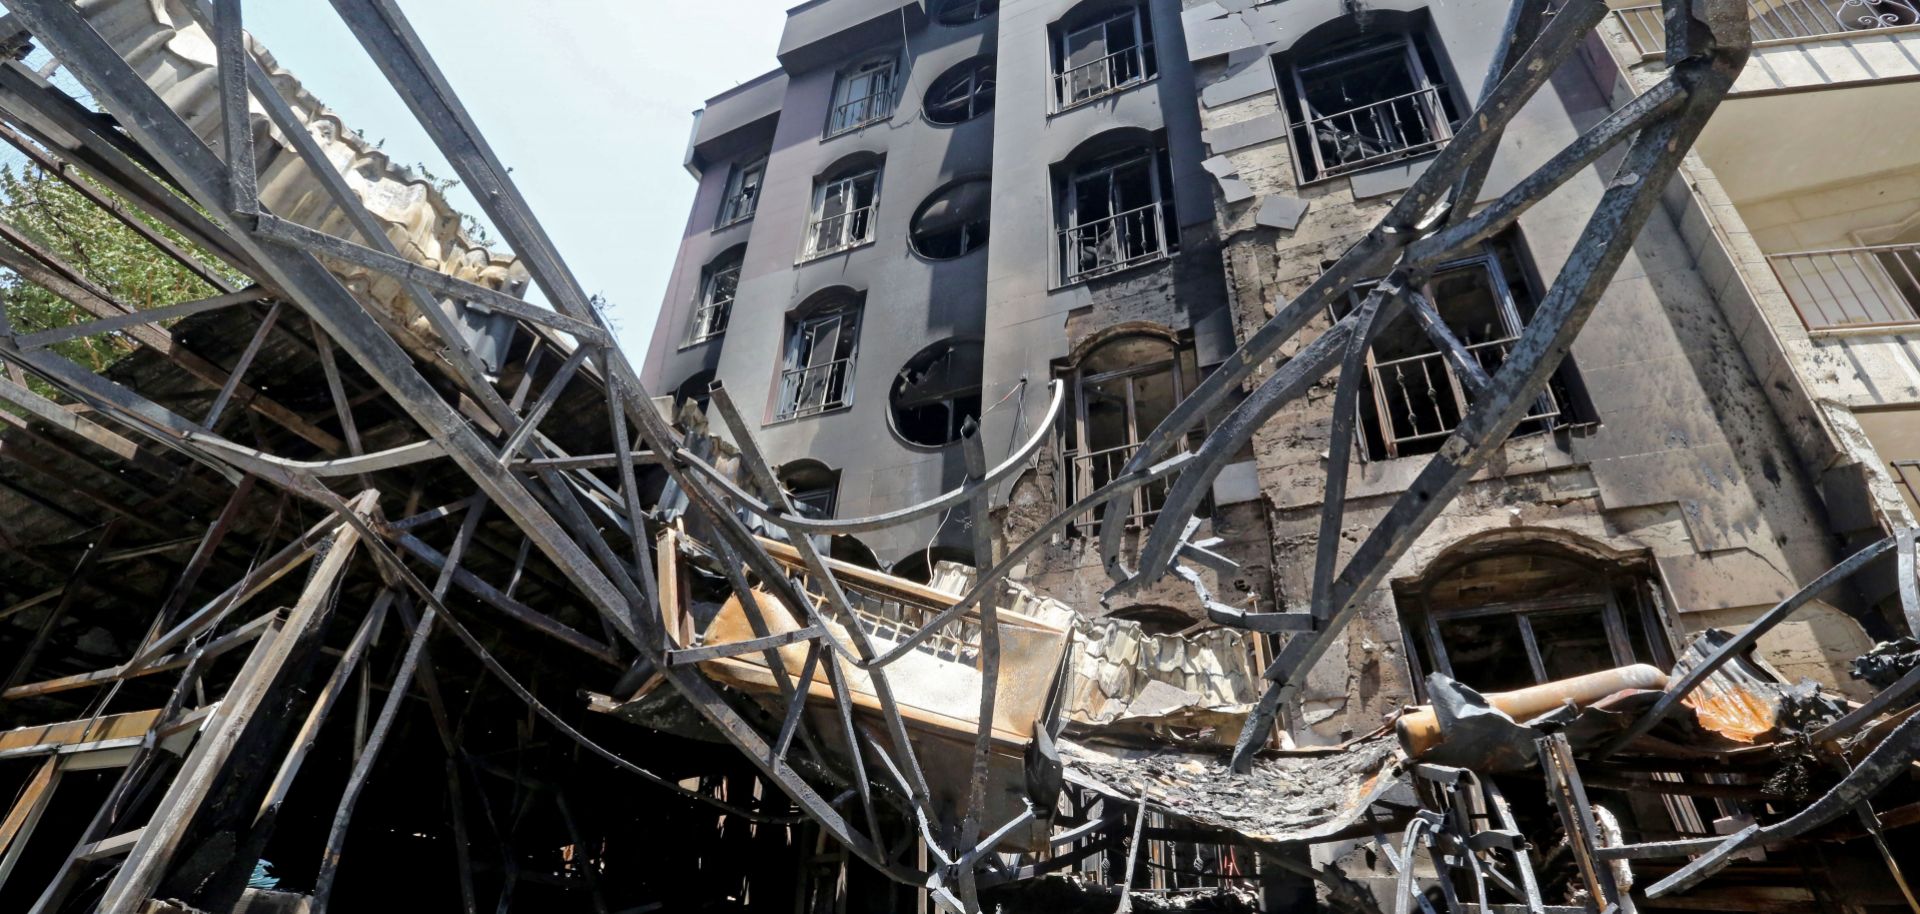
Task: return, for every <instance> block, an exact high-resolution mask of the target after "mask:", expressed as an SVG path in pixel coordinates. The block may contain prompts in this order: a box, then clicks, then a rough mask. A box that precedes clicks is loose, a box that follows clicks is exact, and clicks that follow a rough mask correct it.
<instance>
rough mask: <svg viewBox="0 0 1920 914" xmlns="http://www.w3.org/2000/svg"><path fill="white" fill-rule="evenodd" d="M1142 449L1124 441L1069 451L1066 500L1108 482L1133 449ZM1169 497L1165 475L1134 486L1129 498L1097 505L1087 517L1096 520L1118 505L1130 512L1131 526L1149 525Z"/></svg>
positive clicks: (1080, 495)
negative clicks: (1095, 447) (1082, 450)
mask: <svg viewBox="0 0 1920 914" xmlns="http://www.w3.org/2000/svg"><path fill="white" fill-rule="evenodd" d="M1139 449H1140V445H1139V444H1137V443H1136V444H1123V445H1120V446H1118V447H1110V448H1102V449H1101V450H1097V451H1089V452H1087V453H1084V454H1077V453H1071V452H1070V453H1068V454H1067V455H1066V469H1067V479H1066V490H1067V491H1066V500H1065V503H1066V504H1073V503H1074V502H1076V501H1079V500H1080V498H1081V497H1082V496H1085V495H1086V494H1087V493H1089V492H1092V491H1094V490H1095V489H1098V488H1100V487H1101V486H1104V485H1106V484H1107V483H1108V482H1109V481H1111V480H1112V479H1113V478H1114V477H1116V476H1119V475H1120V469H1121V468H1122V467H1124V466H1126V465H1127V461H1128V460H1131V459H1133V452H1134V451H1137V450H1139ZM1166 499H1167V481H1166V480H1164V479H1162V480H1158V481H1156V482H1151V483H1148V484H1146V485H1144V486H1141V487H1139V488H1137V489H1134V490H1133V493H1132V495H1130V496H1129V497H1128V498H1126V499H1118V500H1115V501H1112V502H1110V503H1108V504H1106V505H1103V506H1101V507H1099V508H1095V509H1094V510H1093V511H1092V512H1090V513H1089V514H1088V516H1087V517H1086V518H1085V521H1086V522H1092V521H1097V520H1099V519H1100V518H1102V517H1104V516H1105V514H1106V512H1107V511H1108V510H1112V509H1113V508H1114V507H1115V506H1119V507H1122V508H1124V509H1125V510H1126V512H1127V524H1128V525H1129V526H1142V527H1144V526H1146V525H1147V523H1148V522H1150V521H1151V520H1152V519H1153V518H1154V517H1155V516H1157V515H1159V513H1160V505H1161V504H1162V503H1163V502H1165V501H1166Z"/></svg>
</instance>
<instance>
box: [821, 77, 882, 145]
mask: <svg viewBox="0 0 1920 914" xmlns="http://www.w3.org/2000/svg"><path fill="white" fill-rule="evenodd" d="M892 116H893V81H892V80H881V81H879V82H878V84H877V85H875V87H874V90H873V91H872V92H871V93H869V94H867V95H863V96H861V97H859V98H856V99H851V100H849V101H845V102H841V103H840V104H838V105H835V106H833V111H832V112H830V113H829V114H828V116H827V136H830V137H832V136H839V135H840V134H842V133H847V132H849V131H853V130H858V129H860V128H862V127H865V126H867V125H868V124H871V123H874V122H876V121H883V120H886V119H887V118H889V117H892Z"/></svg>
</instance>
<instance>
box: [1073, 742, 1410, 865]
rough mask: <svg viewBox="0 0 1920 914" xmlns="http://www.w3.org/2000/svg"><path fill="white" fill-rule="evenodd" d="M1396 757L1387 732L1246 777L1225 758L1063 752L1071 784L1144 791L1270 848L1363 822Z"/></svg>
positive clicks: (1088, 748)
mask: <svg viewBox="0 0 1920 914" xmlns="http://www.w3.org/2000/svg"><path fill="white" fill-rule="evenodd" d="M1398 757H1399V753H1398V747H1397V746H1396V744H1395V742H1394V739H1393V737H1392V736H1390V735H1386V734H1382V735H1379V736H1373V737H1367V738H1364V739H1359V740H1355V741H1353V742H1351V743H1348V744H1346V745H1345V746H1344V747H1341V748H1338V749H1322V750H1310V751H1300V752H1289V753H1271V754H1267V755H1264V756H1262V757H1261V758H1259V759H1258V760H1257V761H1255V763H1254V767H1253V770H1252V771H1251V772H1249V773H1247V774H1235V773H1234V772H1233V771H1232V770H1230V769H1229V768H1228V767H1227V763H1226V757H1225V756H1224V755H1218V756H1216V755H1211V754H1201V753H1193V752H1182V751H1179V750H1175V749H1124V748H1119V747H1113V746H1101V745H1094V744H1089V743H1076V742H1063V743H1062V744H1061V751H1060V758H1061V761H1062V762H1063V763H1064V765H1065V767H1066V777H1067V780H1068V781H1070V782H1072V783H1075V784H1079V785H1081V786H1083V787H1087V788H1090V789H1092V790H1095V791H1098V792H1100V793H1102V794H1106V795H1108V796H1111V797H1114V798H1116V799H1119V800H1122V801H1124V802H1128V803H1138V802H1139V801H1140V795H1141V793H1142V791H1144V792H1145V793H1146V797H1147V801H1148V802H1149V803H1150V804H1152V805H1153V806H1155V807H1157V808H1160V809H1164V810H1166V811H1168V812H1171V813H1173V814H1175V815H1177V816H1180V817H1181V818H1184V819H1187V820H1188V821H1191V822H1193V823H1195V824H1197V825H1202V826H1206V827H1211V828H1221V829H1226V830H1229V831H1233V832H1238V833H1239V834H1241V835H1243V836H1245V837H1247V838H1248V839H1250V840H1253V841H1256V842H1262V843H1271V844H1290V843H1298V842H1305V841H1316V840H1320V839H1322V838H1324V837H1326V836H1327V835H1330V834H1332V833H1334V832H1337V831H1340V830H1341V829H1344V828H1346V827H1348V826H1350V825H1352V824H1354V823H1355V822H1357V821H1358V820H1359V818H1360V816H1361V814H1362V813H1364V812H1365V811H1366V809H1367V807H1368V806H1369V805H1371V804H1372V803H1373V801H1374V800H1376V799H1379V797H1380V796H1381V794H1383V793H1385V792H1386V791H1387V790H1388V789H1389V788H1391V787H1392V786H1393V785H1394V784H1395V782H1396V781H1397V780H1398V778H1397V773H1398V772H1397V769H1396V767H1395V762H1396V759H1397V758H1398Z"/></svg>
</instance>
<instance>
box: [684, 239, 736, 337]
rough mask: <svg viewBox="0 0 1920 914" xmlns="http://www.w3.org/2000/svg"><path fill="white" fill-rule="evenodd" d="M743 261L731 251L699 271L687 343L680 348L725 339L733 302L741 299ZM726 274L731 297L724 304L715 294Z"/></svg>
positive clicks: (731, 315) (730, 319) (734, 251)
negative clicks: (697, 295)
mask: <svg viewBox="0 0 1920 914" xmlns="http://www.w3.org/2000/svg"><path fill="white" fill-rule="evenodd" d="M745 260H746V258H745V256H744V254H743V253H742V252H740V251H738V250H730V251H727V252H724V253H722V254H721V255H720V256H719V257H716V258H714V259H713V261H712V262H710V263H708V264H707V265H706V266H704V267H701V268H700V296H699V298H697V299H695V300H694V305H693V321H692V325H691V326H689V327H688V328H687V338H686V341H685V342H683V343H682V344H681V345H682V346H683V347H685V346H695V345H698V344H700V343H704V342H707V341H709V340H714V339H718V338H720V337H722V336H725V335H726V333H727V325H728V324H729V323H731V321H732V319H733V305H734V302H736V301H738V300H739V298H740V268H741V267H742V266H745ZM728 274H732V276H733V293H732V294H731V295H729V296H728V297H727V299H726V300H725V301H716V300H715V299H714V291H715V289H717V288H718V287H719V280H720V278H721V277H722V276H725V275H728ZM716 314H717V315H718V316H719V319H718V320H717V321H716V320H714V316H715V315H716ZM716 325H717V326H716Z"/></svg>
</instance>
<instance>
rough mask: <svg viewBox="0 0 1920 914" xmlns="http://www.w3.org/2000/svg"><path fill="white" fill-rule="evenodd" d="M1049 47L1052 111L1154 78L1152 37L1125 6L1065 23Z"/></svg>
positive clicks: (1140, 19) (1155, 64)
mask: <svg viewBox="0 0 1920 914" xmlns="http://www.w3.org/2000/svg"><path fill="white" fill-rule="evenodd" d="M1057 35H1058V37H1057V39H1056V40H1055V45H1054V60H1053V65H1054V66H1053V72H1054V93H1053V104H1054V110H1055V111H1064V110H1066V109H1068V108H1072V107H1074V106H1076V105H1082V104H1085V103H1087V102H1090V101H1093V100H1094V99H1097V98H1104V97H1106V96H1108V95H1112V94H1114V93H1116V92H1120V91H1123V90H1126V89H1129V88H1132V87H1134V86H1137V85H1140V84H1141V83H1144V82H1146V81H1147V80H1149V79H1152V78H1153V77H1154V75H1155V74H1156V73H1158V72H1159V68H1158V67H1159V65H1158V62H1157V61H1156V60H1155V59H1154V54H1153V33H1152V30H1151V29H1150V28H1149V26H1148V25H1147V22H1146V18H1145V17H1144V16H1142V15H1141V14H1140V10H1139V9H1137V8H1135V7H1133V6H1127V7H1123V8H1121V9H1117V10H1111V11H1108V12H1105V13H1102V14H1101V15H1100V16H1099V17H1098V18H1096V19H1094V20H1092V21H1082V22H1079V23H1071V24H1068V25H1066V26H1064V27H1062V28H1060V29H1059V30H1058V32H1057Z"/></svg>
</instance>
